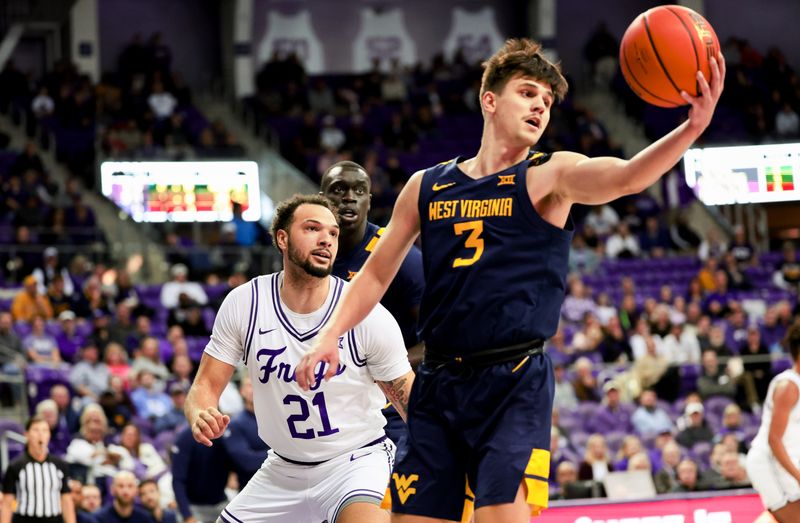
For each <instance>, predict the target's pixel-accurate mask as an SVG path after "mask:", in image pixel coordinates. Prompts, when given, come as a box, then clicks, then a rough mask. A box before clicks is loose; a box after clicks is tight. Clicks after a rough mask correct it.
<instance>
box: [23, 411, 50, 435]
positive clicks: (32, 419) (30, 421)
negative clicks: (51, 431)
mask: <svg viewBox="0 0 800 523" xmlns="http://www.w3.org/2000/svg"><path fill="white" fill-rule="evenodd" d="M39 422H41V423H44V424H46V425H47V428H50V424H49V423H47V420H46V419H44V416H42V415H41V414H36V415H34V416H31V417H30V419H28V421H26V422H25V432H27V431H29V430H31V427H32V426H33V424H34V423H39Z"/></svg>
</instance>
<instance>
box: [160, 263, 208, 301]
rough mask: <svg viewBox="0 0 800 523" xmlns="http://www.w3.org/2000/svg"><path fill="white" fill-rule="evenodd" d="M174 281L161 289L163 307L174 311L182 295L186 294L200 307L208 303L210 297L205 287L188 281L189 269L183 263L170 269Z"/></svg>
mask: <svg viewBox="0 0 800 523" xmlns="http://www.w3.org/2000/svg"><path fill="white" fill-rule="evenodd" d="M170 273H171V274H172V281H168V282H167V283H165V284H164V286H163V287H161V305H163V306H164V307H165V308H167V309H174V308H175V307H177V306H178V303H179V301H180V296H181V294H185V295H186V296H187V297H188V298H190V299H191V300H192V301H194V302H195V303H197V304H198V305H205V304H207V303H208V296H207V295H206V291H204V290H203V287H202V286H201V285H200V284H199V283H197V282H193V281H188V278H189V269H188V268H187V267H186V265H184V264H182V263H176V264H175V265H173V266H172V269H170Z"/></svg>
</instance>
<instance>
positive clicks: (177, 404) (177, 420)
mask: <svg viewBox="0 0 800 523" xmlns="http://www.w3.org/2000/svg"><path fill="white" fill-rule="evenodd" d="M168 390H169V396H170V399H171V400H172V407H171V408H170V410H169V411H167V413H166V414H164V415H163V416H160V417H158V418H156V419H155V421H154V422H153V432H155V433H156V434H161V433H163V432H175V431H176V430H178V429H181V428H183V426H184V425H185V424H186V417H185V416H184V415H183V405H184V403H185V402H186V391H187V390H188V389H187V388H186V387H185V386H184V385H182V384H181V383H178V382H173V383H171V384H170V386H169V389H168ZM241 486H242V487H244V485H243V484H242V485H241Z"/></svg>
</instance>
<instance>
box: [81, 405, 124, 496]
mask: <svg viewBox="0 0 800 523" xmlns="http://www.w3.org/2000/svg"><path fill="white" fill-rule="evenodd" d="M107 435H108V419H107V418H106V415H105V413H104V412H103V409H102V407H100V405H97V404H96V403H91V404H89V405H86V406H85V407H84V408H83V412H82V413H81V428H80V436H79V437H77V438H75V439H73V440H72V442H71V443H70V444H69V447H67V455H66V460H67V462H69V463H71V464H73V465H78V466H80V467H81V469H82V470H81V472H80V473H79V474H78V479H81V480H82V481H83V482H84V483H94V484H96V485H98V486H102V485H104V483H103V482H104V481H105V480H106V478H112V477H114V475H115V474H116V473H117V472H118V471H119V469H120V468H125V469H130V468H132V466H130V465H128V466H123V465H126V464H121V463H120V461H121V458H122V456H121V455H120V454H118V453H115V452H111V451H110V450H109V449H108V447H107V446H106V442H105V439H106V436H107Z"/></svg>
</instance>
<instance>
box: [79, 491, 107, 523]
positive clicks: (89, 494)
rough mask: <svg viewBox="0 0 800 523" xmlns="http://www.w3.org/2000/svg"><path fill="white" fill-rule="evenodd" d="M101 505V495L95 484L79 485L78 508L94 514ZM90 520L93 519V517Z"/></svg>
mask: <svg viewBox="0 0 800 523" xmlns="http://www.w3.org/2000/svg"><path fill="white" fill-rule="evenodd" d="M102 506H103V497H102V494H101V493H100V489H99V488H98V487H97V485H83V486H82V487H81V505H80V508H81V509H83V510H84V511H86V512H88V513H89V514H95V513H96V512H97V511H98V510H100V508H101V507H102ZM91 521H94V518H92V520H91Z"/></svg>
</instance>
